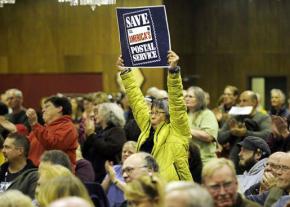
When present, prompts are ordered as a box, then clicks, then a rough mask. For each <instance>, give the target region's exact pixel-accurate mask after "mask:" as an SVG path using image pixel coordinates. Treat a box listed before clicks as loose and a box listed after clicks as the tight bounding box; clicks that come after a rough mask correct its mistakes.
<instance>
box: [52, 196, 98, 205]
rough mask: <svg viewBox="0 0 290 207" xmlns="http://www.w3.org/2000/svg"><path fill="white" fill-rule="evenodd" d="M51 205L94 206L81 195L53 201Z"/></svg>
mask: <svg viewBox="0 0 290 207" xmlns="http://www.w3.org/2000/svg"><path fill="white" fill-rule="evenodd" d="M49 207H93V206H92V205H90V204H89V203H88V202H87V201H86V200H84V199H82V198H79V197H66V198H62V199H59V200H56V201H54V202H52V203H51V204H50V205H49Z"/></svg>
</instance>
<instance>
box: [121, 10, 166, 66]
mask: <svg viewBox="0 0 290 207" xmlns="http://www.w3.org/2000/svg"><path fill="white" fill-rule="evenodd" d="M117 19H118V26H119V34H120V43H121V51H122V57H123V60H124V65H125V67H143V68H146V67H150V68H154V67H168V64H167V53H168V51H169V50H170V49H171V45H170V36H169V30H168V23H167V16H166V11H165V6H152V7H137V8H117Z"/></svg>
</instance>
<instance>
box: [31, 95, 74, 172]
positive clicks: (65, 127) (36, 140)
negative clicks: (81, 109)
mask: <svg viewBox="0 0 290 207" xmlns="http://www.w3.org/2000/svg"><path fill="white" fill-rule="evenodd" d="M42 112H43V119H44V121H45V124H46V125H45V126H42V125H40V124H39V123H38V121H37V114H36V112H35V110H34V109H28V110H27V112H26V114H27V117H28V119H29V123H30V125H31V128H32V131H31V132H30V134H29V140H30V145H31V150H30V152H29V158H30V159H31V160H32V161H33V163H34V164H35V165H37V166H38V165H39V160H40V157H41V155H42V153H43V152H45V151H46V150H52V149H58V150H62V151H63V152H65V153H66V154H67V155H68V156H69V158H70V161H71V163H72V165H73V169H75V165H76V149H77V146H78V133H77V130H76V128H75V126H74V124H73V122H72V118H71V116H70V115H71V113H72V107H71V103H70V101H69V100H68V99H67V98H66V97H58V96H52V97H49V98H47V99H46V100H45V101H44V106H43V109H42Z"/></svg>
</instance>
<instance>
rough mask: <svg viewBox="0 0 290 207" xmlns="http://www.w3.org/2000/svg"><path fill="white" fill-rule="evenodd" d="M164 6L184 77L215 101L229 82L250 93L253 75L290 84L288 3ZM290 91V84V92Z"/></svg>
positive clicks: (224, 0)
mask: <svg viewBox="0 0 290 207" xmlns="http://www.w3.org/2000/svg"><path fill="white" fill-rule="evenodd" d="M165 4H166V6H167V13H168V14H169V15H168V16H169V27H170V32H171V40H172V47H173V48H174V49H175V50H176V51H177V52H178V53H179V55H180V57H181V61H180V64H181V66H182V68H183V73H184V77H186V78H187V79H189V80H192V81H191V82H190V84H197V85H199V86H201V87H202V88H204V89H205V90H206V91H208V92H210V94H211V97H212V102H215V101H216V100H217V99H218V96H219V95H220V94H221V93H222V92H223V88H224V86H225V85H227V84H233V85H236V86H238V87H239V88H240V89H241V90H245V89H247V88H248V78H249V77H250V76H285V77H287V79H288V81H289V80H290V58H289V57H290V38H289V37H290V12H289V11H290V1H289V0H191V1H179V2H178V4H177V3H176V1H175V0H165ZM190 84H189V85H190ZM289 87H290V85H289V83H288V91H290V90H289ZM214 104H215V103H213V104H212V105H214Z"/></svg>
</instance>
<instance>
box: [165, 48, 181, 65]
mask: <svg viewBox="0 0 290 207" xmlns="http://www.w3.org/2000/svg"><path fill="white" fill-rule="evenodd" d="M178 60H179V56H178V55H177V54H176V53H175V52H173V51H172V50H170V51H168V55H167V61H168V64H169V70H170V69H175V68H176V66H177V64H178Z"/></svg>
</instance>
